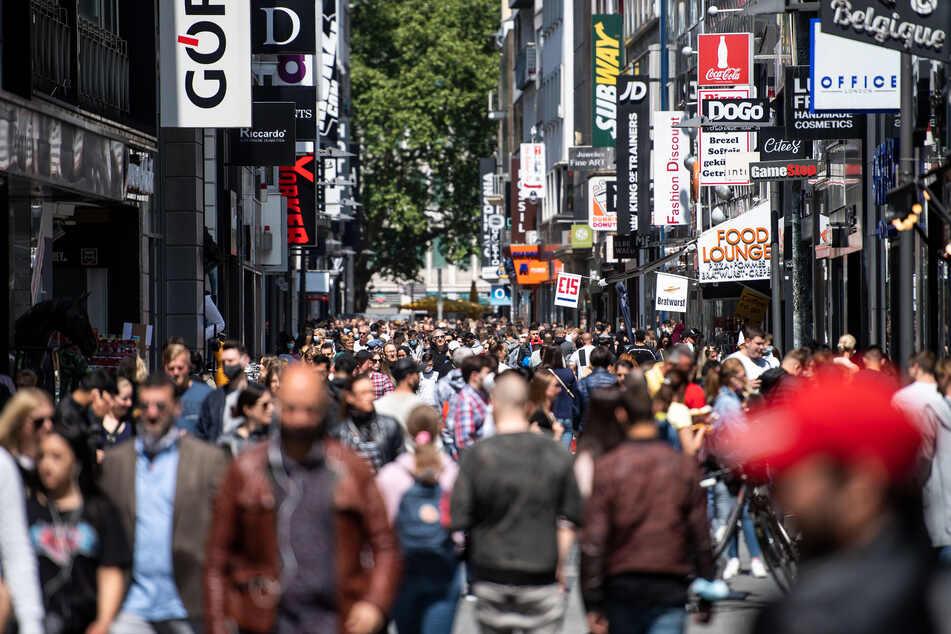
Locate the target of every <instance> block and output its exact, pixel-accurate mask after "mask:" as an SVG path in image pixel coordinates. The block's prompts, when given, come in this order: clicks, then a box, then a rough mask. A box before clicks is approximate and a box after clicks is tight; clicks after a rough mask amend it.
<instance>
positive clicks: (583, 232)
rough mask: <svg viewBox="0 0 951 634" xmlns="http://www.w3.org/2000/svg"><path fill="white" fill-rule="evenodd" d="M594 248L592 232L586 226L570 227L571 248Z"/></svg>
mask: <svg viewBox="0 0 951 634" xmlns="http://www.w3.org/2000/svg"><path fill="white" fill-rule="evenodd" d="M593 246H594V232H593V231H591V227H589V226H588V225H571V248H572V249H590V248H591V247H593Z"/></svg>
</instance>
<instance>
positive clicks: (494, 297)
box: [489, 286, 512, 306]
mask: <svg viewBox="0 0 951 634" xmlns="http://www.w3.org/2000/svg"><path fill="white" fill-rule="evenodd" d="M511 305H512V287H510V286H493V287H492V288H491V290H489V306H511Z"/></svg>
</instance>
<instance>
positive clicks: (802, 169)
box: [750, 160, 819, 181]
mask: <svg viewBox="0 0 951 634" xmlns="http://www.w3.org/2000/svg"><path fill="white" fill-rule="evenodd" d="M818 173H819V164H818V163H817V162H816V161H809V160H792V161H762V162H760V163H750V179H751V180H754V181H790V180H804V179H807V178H815V177H816V174H818Z"/></svg>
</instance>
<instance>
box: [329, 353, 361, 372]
mask: <svg viewBox="0 0 951 634" xmlns="http://www.w3.org/2000/svg"><path fill="white" fill-rule="evenodd" d="M356 369H357V358H356V357H355V356H354V355H353V354H351V353H349V352H344V353H341V354H339V355H337V360H336V361H335V362H334V373H335V374H353V371H354V370H356Z"/></svg>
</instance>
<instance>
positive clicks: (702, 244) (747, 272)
mask: <svg viewBox="0 0 951 634" xmlns="http://www.w3.org/2000/svg"><path fill="white" fill-rule="evenodd" d="M769 214H770V211H769V201H767V202H765V203H762V204H760V205H758V206H756V207H754V208H753V209H751V210H749V211H748V212H746V213H745V214H742V215H741V216H737V217H736V218H733V219H731V220H727V221H726V222H721V223H720V224H718V225H717V226H715V227H714V228H712V229H710V230H708V231H704V232H703V233H701V234H700V237H699V238H698V239H697V254H698V258H697V261H698V263H699V265H698V271H697V272H698V274H699V278H700V281H701V282H703V283H711V282H741V281H746V280H767V279H769V262H770V257H771V256H772V253H771V247H770V234H769V220H770V217H769Z"/></svg>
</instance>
